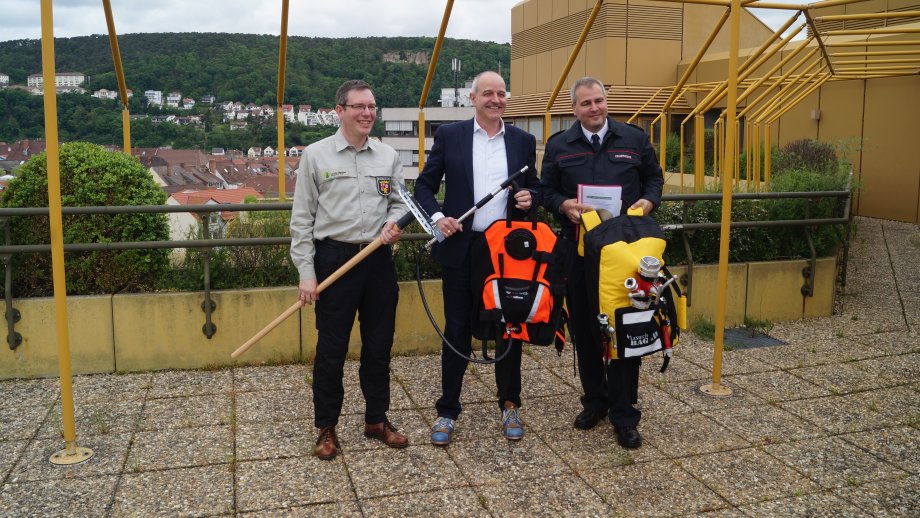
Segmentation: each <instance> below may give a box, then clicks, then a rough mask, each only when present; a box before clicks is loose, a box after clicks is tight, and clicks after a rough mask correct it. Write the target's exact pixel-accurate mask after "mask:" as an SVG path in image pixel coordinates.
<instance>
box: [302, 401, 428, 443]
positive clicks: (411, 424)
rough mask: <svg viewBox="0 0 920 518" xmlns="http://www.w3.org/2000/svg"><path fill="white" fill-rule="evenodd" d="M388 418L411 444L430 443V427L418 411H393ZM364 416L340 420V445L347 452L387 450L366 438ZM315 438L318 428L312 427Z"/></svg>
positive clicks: (337, 428)
mask: <svg viewBox="0 0 920 518" xmlns="http://www.w3.org/2000/svg"><path fill="white" fill-rule="evenodd" d="M387 418H388V419H389V420H390V422H391V423H392V424H393V426H395V427H396V429H397V430H399V432H400V433H402V434H405V435H406V436H407V437H409V444H410V445H414V444H423V443H427V442H428V435H429V432H428V430H429V425H428V422H426V421H425V420H424V419H423V417H422V415H421V414H420V413H419V412H418V411H417V410H391V411H390V412H388V413H387ZM364 423H365V421H364V414H349V415H343V416H342V417H341V418H339V424H338V426H337V427H336V429H335V430H336V433H337V434H338V437H339V443H340V444H341V445H342V448H343V449H346V450H347V451H352V452H354V451H361V450H376V449H381V448H387V445H386V444H384V443H383V442H382V441H380V440H377V439H369V438H367V437H365V436H364ZM311 431H312V432H313V437H314V438H315V437H316V428H313V427H312V424H311Z"/></svg>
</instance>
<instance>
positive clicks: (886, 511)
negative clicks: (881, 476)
mask: <svg viewBox="0 0 920 518" xmlns="http://www.w3.org/2000/svg"><path fill="white" fill-rule="evenodd" d="M834 495H835V496H839V497H840V498H843V499H844V500H847V501H849V502H851V503H852V504H853V505H854V506H856V507H858V508H860V509H862V510H864V511H867V512H869V513H871V514H872V515H873V516H876V517H879V518H901V517H905V516H915V515H916V514H917V508H918V505H917V503H918V502H920V477H917V476H911V477H902V478H897V479H894V480H879V481H875V482H870V483H868V484H865V485H862V486H859V487H852V486H847V487H844V488H840V489H837V490H835V491H834Z"/></svg>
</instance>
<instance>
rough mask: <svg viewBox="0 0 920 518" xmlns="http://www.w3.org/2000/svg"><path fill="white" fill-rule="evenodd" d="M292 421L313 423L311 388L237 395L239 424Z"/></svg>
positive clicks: (261, 391) (237, 418)
mask: <svg viewBox="0 0 920 518" xmlns="http://www.w3.org/2000/svg"><path fill="white" fill-rule="evenodd" d="M292 419H309V420H310V421H311V422H312V421H313V392H312V390H311V389H310V387H306V388H299V389H295V390H260V391H258V392H241V393H238V394H236V421H237V422H238V423H254V422H270V421H289V420H292Z"/></svg>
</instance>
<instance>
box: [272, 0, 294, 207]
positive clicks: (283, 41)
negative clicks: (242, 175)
mask: <svg viewBox="0 0 920 518" xmlns="http://www.w3.org/2000/svg"><path fill="white" fill-rule="evenodd" d="M289 4H290V0H281V38H280V44H279V47H278V98H277V99H278V103H277V104H278V106H277V109H276V110H275V117H276V118H277V120H278V199H279V200H281V201H284V200H286V199H287V194H286V192H285V191H287V189H286V188H285V185H284V184H285V180H286V179H285V177H284V167H285V166H286V165H287V163H286V162H285V160H284V112H283V111H282V106H283V105H284V69H285V65H286V64H287V34H288V7H289Z"/></svg>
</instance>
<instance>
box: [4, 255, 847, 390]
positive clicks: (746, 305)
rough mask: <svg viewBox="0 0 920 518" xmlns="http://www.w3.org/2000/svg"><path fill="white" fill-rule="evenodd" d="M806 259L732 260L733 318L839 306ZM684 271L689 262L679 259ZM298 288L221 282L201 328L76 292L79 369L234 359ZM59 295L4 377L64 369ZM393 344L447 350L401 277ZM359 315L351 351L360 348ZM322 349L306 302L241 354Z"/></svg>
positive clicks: (180, 311) (828, 276) (73, 312)
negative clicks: (208, 323) (809, 273)
mask: <svg viewBox="0 0 920 518" xmlns="http://www.w3.org/2000/svg"><path fill="white" fill-rule="evenodd" d="M806 264H807V263H806V262H805V261H788V262H775V263H772V262H771V263H748V264H736V265H731V266H730V272H729V275H730V277H729V293H728V312H727V319H726V323H727V325H740V324H742V323H743V322H744V319H745V316H748V317H751V318H754V319H757V320H769V321H773V322H779V321H784V320H795V319H798V318H802V317H804V316H808V317H812V316H827V315H830V314H831V313H832V312H833V307H834V290H835V286H834V281H835V274H836V264H835V261H834V259H833V258H827V259H821V260H820V261H819V265H818V274H817V277H816V280H815V296H814V297H813V298H804V297H802V296H801V293H800V291H799V290H800V288H801V286H802V275H801V271H802V268H804V267H805V266H806ZM673 272H674V273H675V274H684V273H685V272H686V268H685V267H675V268H674V269H673ZM717 275H718V267H717V266H716V265H703V266H696V267H695V268H694V269H693V284H692V291H691V300H690V307H689V315H688V317H689V320H688V321H689V322H693V320H694V319H698V318H706V319H709V320H713V319H714V315H715V305H716V298H715V286H716V278H717ZM423 284H424V286H425V294H426V296H427V298H428V301H429V305H430V306H431V311H432V314H434V315H435V316H436V319H437V320H438V322H439V323H443V312H444V310H443V304H442V297H441V283H440V281H425V282H424V283H423ZM296 296H297V292H296V289H295V288H267V289H254V290H233V291H217V292H214V293H213V300H214V301H215V303H216V304H217V307H216V308H215V310H214V313H213V316H212V321H213V323H214V324H215V325H216V326H217V333H216V334H215V335H214V336H213V337H212V338H211V339H210V340H209V339H207V338H206V337H205V336H204V334H203V333H202V327H203V325H204V323H205V314H204V312H203V311H202V309H201V305H202V302H203V296H202V294H201V293H158V294H139V295H115V296H111V295H106V296H96V297H69V298H68V314H69V319H68V324H69V333H70V348H71V358H72V362H73V371H74V373H77V374H87V373H99V372H131V371H143V370H158V369H190V368H207V367H215V366H222V365H231V364H233V363H234V361H233V360H231V359H230V353H231V352H233V351H234V350H235V349H236V348H237V347H239V346H240V345H241V344H243V343H244V342H245V341H246V340H248V339H249V338H250V337H251V336H252V335H254V334H255V333H256V332H258V331H259V330H260V329H262V327H263V326H265V325H266V324H267V323H269V322H271V321H272V320H274V319H275V317H276V316H278V315H279V314H281V313H282V312H283V311H284V310H285V309H287V308H288V307H290V305H291V304H292V303H293V301H295V300H296ZM53 306H54V301H53V299H50V298H43V299H23V300H16V301H14V307H15V308H16V309H18V310H19V311H20V312H21V314H22V320H21V321H20V322H19V323H17V324H16V331H17V332H19V333H21V334H22V336H23V342H22V345H20V346H19V347H18V348H17V349H16V350H14V351H10V350H7V349H5V348H4V350H2V351H0V356H2V357H3V360H2V361H0V379H5V378H27V377H42V376H56V375H57V373H58V362H57V358H58V356H57V334H56V328H55V318H54V307H53ZM396 318H397V320H396V335H395V340H394V345H393V352H394V354H397V355H408V354H426V353H436V352H438V351H440V348H441V343H440V338H438V336H437V334H436V333H435V331H434V329H433V328H432V327H431V324H430V323H429V322H428V320H427V318H426V317H425V312H424V309H423V308H422V305H421V299H420V297H419V293H418V289H417V288H416V285H415V283H414V282H406V283H402V284H401V285H400V292H399V306H398V310H397V316H396ZM360 342H361V340H360V335H359V334H358V326H357V323H356V325H355V328H354V330H353V332H352V335H351V349H350V351H349V354H350V355H351V356H352V357H357V356H358V354H359V351H360ZM315 351H316V324H315V320H314V313H313V309H312V308H310V307H307V308H305V309H302V310H301V311H300V312H299V314H297V315H295V316H292V317H291V318H290V319H288V320H287V321H285V322H283V323H282V324H281V325H279V326H278V327H277V328H275V330H274V331H272V332H271V333H269V334H268V335H267V336H266V337H265V338H263V339H262V341H260V342H259V343H257V344H256V345H254V346H253V347H252V348H251V349H249V351H248V352H246V353H245V354H244V355H243V356H242V357H241V358H240V361H239V363H262V362H289V361H295V360H300V359H307V360H309V359H311V358H313V356H315Z"/></svg>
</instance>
